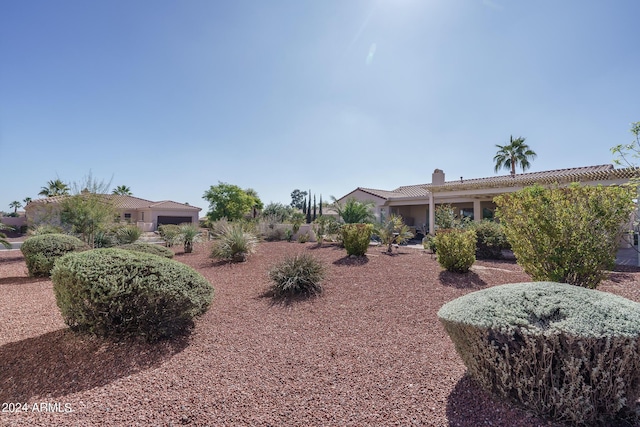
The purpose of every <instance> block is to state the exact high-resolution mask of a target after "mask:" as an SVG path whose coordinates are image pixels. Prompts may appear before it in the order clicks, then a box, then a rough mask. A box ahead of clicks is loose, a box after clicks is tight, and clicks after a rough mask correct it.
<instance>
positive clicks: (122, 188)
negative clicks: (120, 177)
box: [112, 185, 133, 196]
mask: <svg viewBox="0 0 640 427" xmlns="http://www.w3.org/2000/svg"><path fill="white" fill-rule="evenodd" d="M112 193H113V194H117V195H120V196H133V193H132V192H131V188H129V187H127V186H126V185H118V186H117V187H116V188H114V189H113V191H112Z"/></svg>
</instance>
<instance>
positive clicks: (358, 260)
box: [333, 256, 369, 266]
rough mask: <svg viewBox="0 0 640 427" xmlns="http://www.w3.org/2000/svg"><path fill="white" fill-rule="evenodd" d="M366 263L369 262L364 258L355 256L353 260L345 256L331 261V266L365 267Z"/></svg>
mask: <svg viewBox="0 0 640 427" xmlns="http://www.w3.org/2000/svg"><path fill="white" fill-rule="evenodd" d="M368 262H369V258H367V257H366V256H357V257H353V258H351V257H350V256H345V257H343V258H340V259H337V260H335V261H333V264H334V265H347V266H352V265H365V264H366V263H368Z"/></svg>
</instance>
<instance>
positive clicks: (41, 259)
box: [20, 233, 87, 277]
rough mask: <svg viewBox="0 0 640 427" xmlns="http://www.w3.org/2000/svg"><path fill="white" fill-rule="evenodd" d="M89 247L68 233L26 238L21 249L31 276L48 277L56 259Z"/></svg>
mask: <svg viewBox="0 0 640 427" xmlns="http://www.w3.org/2000/svg"><path fill="white" fill-rule="evenodd" d="M85 249H87V246H86V245H85V244H84V242H83V241H82V240H80V239H78V238H77V237H74V236H69V235H67V234H58V233H53V234H41V235H37V236H32V237H29V238H28V239H26V240H25V241H24V242H23V243H22V246H21V247H20V250H21V251H22V253H23V254H24V259H25V261H26V263H27V269H28V270H29V275H30V276H35V277H47V276H49V274H50V273H51V269H52V268H53V265H54V264H55V262H56V260H57V259H58V258H60V257H61V256H63V255H65V254H67V253H69V252H74V251H82V250H85Z"/></svg>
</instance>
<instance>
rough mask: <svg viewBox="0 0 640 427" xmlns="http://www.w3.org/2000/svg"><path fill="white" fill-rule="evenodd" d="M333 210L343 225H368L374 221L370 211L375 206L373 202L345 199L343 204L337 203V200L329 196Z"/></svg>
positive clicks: (352, 198) (351, 198)
mask: <svg viewBox="0 0 640 427" xmlns="http://www.w3.org/2000/svg"><path fill="white" fill-rule="evenodd" d="M331 199H332V200H333V208H334V209H335V210H336V212H338V216H339V217H340V218H342V220H343V221H344V222H345V224H354V223H368V222H373V221H375V216H374V215H373V212H372V211H371V210H372V209H373V207H374V206H375V203H374V202H373V201H370V200H367V201H364V202H361V201H358V200H356V199H355V198H354V197H350V198H349V199H347V201H346V202H345V203H338V200H337V199H336V198H335V197H333V196H331Z"/></svg>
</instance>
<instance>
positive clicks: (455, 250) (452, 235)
mask: <svg viewBox="0 0 640 427" xmlns="http://www.w3.org/2000/svg"><path fill="white" fill-rule="evenodd" d="M435 241H436V248H437V251H438V263H439V264H440V265H441V266H442V268H445V269H446V270H447V271H451V272H454V273H466V272H467V271H469V269H470V268H471V266H472V265H473V263H474V262H475V261H476V233H475V231H473V230H464V229H459V228H449V229H443V230H438V231H437V232H436V237H435Z"/></svg>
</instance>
